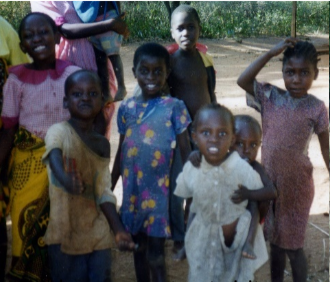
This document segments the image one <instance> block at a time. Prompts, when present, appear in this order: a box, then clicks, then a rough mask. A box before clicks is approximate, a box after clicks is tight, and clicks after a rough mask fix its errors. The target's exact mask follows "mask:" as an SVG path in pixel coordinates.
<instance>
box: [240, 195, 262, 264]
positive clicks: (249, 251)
mask: <svg viewBox="0 0 330 282" xmlns="http://www.w3.org/2000/svg"><path fill="white" fill-rule="evenodd" d="M247 210H249V211H250V213H251V223H250V227H249V233H248V236H247V238H246V241H245V244H244V246H243V249H242V256H243V257H246V258H249V259H255V258H256V255H255V253H254V251H253V244H254V239H255V236H256V232H257V228H258V224H259V211H258V205H257V202H253V201H249V204H248V206H247Z"/></svg>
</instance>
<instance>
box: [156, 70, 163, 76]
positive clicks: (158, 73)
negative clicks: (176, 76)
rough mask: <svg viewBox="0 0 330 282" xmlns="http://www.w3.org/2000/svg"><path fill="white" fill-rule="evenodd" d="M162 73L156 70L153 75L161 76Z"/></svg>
mask: <svg viewBox="0 0 330 282" xmlns="http://www.w3.org/2000/svg"><path fill="white" fill-rule="evenodd" d="M162 73H163V72H162V70H156V71H155V74H156V75H161V74H162Z"/></svg>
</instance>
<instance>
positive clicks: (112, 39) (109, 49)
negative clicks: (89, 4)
mask: <svg viewBox="0 0 330 282" xmlns="http://www.w3.org/2000/svg"><path fill="white" fill-rule="evenodd" d="M117 16H118V15H117V12H116V10H110V11H109V12H107V13H106V17H105V19H106V20H108V19H113V18H115V17H117ZM100 21H103V15H101V16H98V17H97V18H96V20H95V22H100ZM89 41H90V42H91V43H92V44H93V45H94V46H95V47H96V48H97V49H99V50H101V51H103V52H104V53H105V54H106V55H107V56H111V55H119V50H120V47H121V44H122V42H123V36H122V35H120V34H118V33H116V32H114V31H107V32H105V33H101V34H98V35H94V36H91V37H89Z"/></svg>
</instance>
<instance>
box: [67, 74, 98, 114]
mask: <svg viewBox="0 0 330 282" xmlns="http://www.w3.org/2000/svg"><path fill="white" fill-rule="evenodd" d="M63 103H64V108H66V109H68V110H69V112H70V114H71V117H72V118H76V119H82V120H91V119H92V120H94V118H95V117H96V115H97V114H98V113H99V112H100V111H101V109H102V106H103V97H102V90H101V86H100V85H99V83H98V81H97V80H96V78H95V77H93V76H91V75H90V74H88V73H79V74H77V75H75V76H74V78H72V83H71V86H70V87H69V89H68V91H67V93H66V96H65V97H64V100H63Z"/></svg>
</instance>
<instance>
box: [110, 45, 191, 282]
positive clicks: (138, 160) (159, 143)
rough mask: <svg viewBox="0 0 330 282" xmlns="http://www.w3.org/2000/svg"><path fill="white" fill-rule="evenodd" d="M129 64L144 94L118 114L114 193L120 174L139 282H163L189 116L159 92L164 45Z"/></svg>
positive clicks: (164, 71)
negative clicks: (175, 171) (176, 159)
mask: <svg viewBox="0 0 330 282" xmlns="http://www.w3.org/2000/svg"><path fill="white" fill-rule="evenodd" d="M133 63H134V67H133V72H134V75H135V77H136V79H137V82H138V84H139V86H140V88H141V90H142V94H141V95H139V96H133V97H132V98H129V99H127V100H124V101H123V102H122V104H121V105H120V108H119V110H118V117H117V122H118V129H119V133H120V141H119V147H118V152H117V155H116V159H115V163H114V167H113V171H112V182H113V183H112V188H114V187H115V185H116V182H117V180H118V178H119V177H120V175H121V176H122V180H123V203H122V206H121V209H120V214H121V218H122V221H123V224H124V226H125V227H126V230H128V231H129V232H130V233H131V234H132V235H133V239H134V241H135V243H137V244H138V245H139V246H140V247H139V249H138V250H137V251H136V252H135V253H134V263H135V272H136V277H137V281H138V282H147V281H152V282H163V281H166V273H165V249H164V244H165V239H166V238H169V237H170V236H171V229H170V224H169V211H168V209H169V174H170V167H171V162H172V156H173V151H174V149H175V147H176V146H179V147H180V151H181V153H182V160H183V161H185V160H186V158H187V157H188V155H189V153H190V149H189V147H187V146H186V144H188V143H189V138H188V133H187V130H186V129H187V127H188V125H189V123H190V117H189V114H188V111H187V109H186V107H185V105H184V103H183V102H182V101H180V100H177V99H176V98H172V97H170V96H168V95H166V94H165V93H164V92H163V89H164V86H165V84H166V79H167V77H168V74H169V67H170V56H169V53H168V52H167V50H166V49H165V48H164V47H163V46H161V45H159V44H156V43H148V44H144V45H142V46H140V47H139V48H138V49H137V50H136V52H135V54H134V62H133ZM176 140H178V143H177V144H176Z"/></svg>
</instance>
